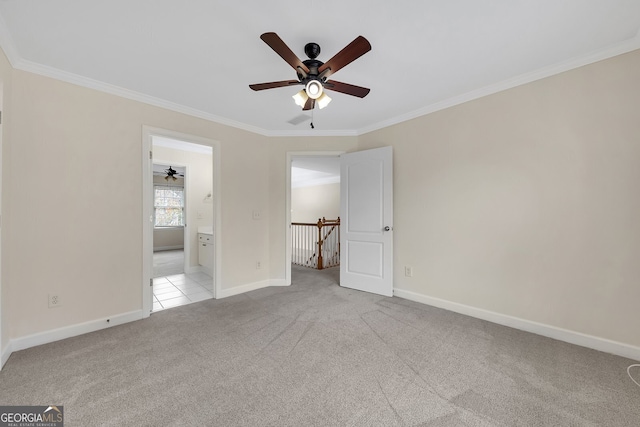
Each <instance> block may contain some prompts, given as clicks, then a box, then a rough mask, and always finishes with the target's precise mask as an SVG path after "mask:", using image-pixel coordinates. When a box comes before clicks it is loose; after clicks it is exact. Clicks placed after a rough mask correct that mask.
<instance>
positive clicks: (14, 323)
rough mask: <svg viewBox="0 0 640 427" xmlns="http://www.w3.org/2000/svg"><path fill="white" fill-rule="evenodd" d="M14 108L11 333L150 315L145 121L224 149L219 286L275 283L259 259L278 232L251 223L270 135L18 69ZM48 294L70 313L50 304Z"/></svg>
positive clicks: (8, 291) (264, 184) (6, 260)
mask: <svg viewBox="0 0 640 427" xmlns="http://www.w3.org/2000/svg"><path fill="white" fill-rule="evenodd" d="M12 111H13V115H12V120H11V131H12V135H13V136H12V138H11V139H10V141H5V142H8V145H9V147H6V148H8V149H5V152H4V154H5V156H6V159H5V162H7V163H10V164H11V166H12V170H13V171H14V172H15V175H14V176H12V179H11V180H10V182H5V185H4V187H5V190H8V192H9V194H13V197H12V198H11V200H10V203H6V204H5V206H4V209H5V214H6V217H4V218H3V220H6V221H5V224H4V227H3V232H4V233H5V234H4V236H3V238H4V243H5V245H6V246H5V247H8V248H9V250H5V251H3V271H2V275H3V280H2V285H3V293H4V296H5V297H6V298H7V299H9V300H11V302H12V303H11V306H10V307H6V308H5V310H3V313H2V315H3V323H5V324H6V325H7V327H8V329H9V330H8V336H9V337H11V338H18V337H24V336H27V335H29V334H34V333H39V332H43V331H49V330H52V329H55V328H61V327H65V326H70V325H75V324H80V323H83V322H87V321H91V320H94V319H101V318H105V317H109V316H114V315H117V314H122V313H127V312H131V311H136V310H141V306H142V297H141V294H142V291H141V288H142V253H141V247H142V178H141V177H142V171H141V168H142V149H141V147H142V142H141V141H142V126H143V125H149V126H153V127H158V128H165V129H170V130H173V131H176V132H181V133H185V134H193V135H198V136H203V137H206V138H210V139H214V140H217V141H220V144H221V148H220V151H221V158H222V159H223V166H222V171H221V172H222V183H223V184H222V185H223V191H222V194H221V203H222V219H221V220H222V226H223V228H224V233H223V234H222V246H223V247H224V251H223V252H222V255H221V256H222V263H221V264H222V266H221V270H222V272H221V274H222V283H221V286H222V288H223V289H225V288H230V287H234V286H238V285H242V284H246V283H251V282H256V281H261V280H267V279H268V278H269V276H268V274H269V270H268V269H262V270H256V269H255V261H254V260H255V259H263V260H268V259H269V253H268V244H269V240H268V236H269V224H268V221H253V220H252V219H251V211H252V209H254V208H258V209H262V210H264V211H268V208H269V206H268V192H269V182H268V179H265V177H267V176H268V164H267V163H266V162H264V161H263V160H262V159H265V158H267V157H268V144H266V142H267V140H266V138H264V137H262V136H259V135H255V134H252V133H249V132H244V131H241V130H238V129H234V128H229V127H227V126H222V125H219V124H215V123H212V122H208V121H205V120H201V119H196V118H193V117H189V116H186V115H183V114H178V113H175V112H170V111H167V110H163V109H161V108H156V107H152V106H149V105H145V104H142V103H139V102H135V101H130V100H126V99H123V98H119V97H117V96H113V95H108V94H105V93H101V92H97V91H94V90H90V89H86V88H82V87H78V86H74V85H72V84H68V83H65V82H61V81H56V80H53V79H49V78H45V77H42V76H37V75H34V74H31V73H27V72H23V71H20V70H14V71H13V108H12ZM238 164H245V165H246V169H245V168H240V167H235V166H233V165H238ZM52 170H54V171H56V173H52ZM114 170H115V172H114ZM247 170H249V171H251V172H252V173H251V174H247V173H246V171H247ZM121 171H126V176H127V182H126V185H123V180H122V172H121ZM3 172H6V171H3ZM256 177H257V178H258V179H256ZM45 184H47V185H45ZM57 207H59V208H57ZM114 207H115V208H114ZM3 216H4V215H3ZM247 252H250V253H251V258H247V256H246V255H247ZM51 292H56V293H59V295H60V296H61V299H62V301H63V306H61V307H59V308H56V309H49V308H47V295H48V294H49V293H51Z"/></svg>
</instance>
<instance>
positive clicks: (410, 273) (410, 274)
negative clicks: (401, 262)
mask: <svg viewBox="0 0 640 427" xmlns="http://www.w3.org/2000/svg"><path fill="white" fill-rule="evenodd" d="M404 275H405V276H407V277H413V268H412V267H407V266H405V267H404Z"/></svg>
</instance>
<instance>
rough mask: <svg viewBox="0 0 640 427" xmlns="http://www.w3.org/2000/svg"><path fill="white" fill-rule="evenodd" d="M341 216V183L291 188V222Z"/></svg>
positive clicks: (313, 220) (314, 220)
mask: <svg viewBox="0 0 640 427" xmlns="http://www.w3.org/2000/svg"><path fill="white" fill-rule="evenodd" d="M339 216H340V184H339V183H338V184H325V185H312V186H309V187H301V188H292V189H291V222H313V223H315V222H317V221H318V219H319V218H322V217H325V218H326V219H336V218H338V217H339Z"/></svg>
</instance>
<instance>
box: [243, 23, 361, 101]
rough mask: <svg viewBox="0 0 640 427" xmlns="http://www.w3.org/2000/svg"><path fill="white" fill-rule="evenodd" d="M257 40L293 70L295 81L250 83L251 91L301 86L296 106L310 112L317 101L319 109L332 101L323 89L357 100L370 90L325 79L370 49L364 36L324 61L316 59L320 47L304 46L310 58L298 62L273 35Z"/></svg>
mask: <svg viewBox="0 0 640 427" xmlns="http://www.w3.org/2000/svg"><path fill="white" fill-rule="evenodd" d="M260 38H261V39H262V41H264V42H265V43H266V44H268V45H269V47H271V49H273V50H274V51H275V52H276V53H277V54H278V55H280V56H281V57H282V59H284V60H285V61H286V62H287V63H288V64H289V65H291V66H292V67H293V69H294V70H296V73H297V75H298V80H283V81H278V82H269V83H258V84H252V85H249V87H250V88H251V89H253V90H256V91H258V90H265V89H274V88H278V87H286V86H294V85H304V89H302V90H301V91H300V92H298V93H297V94H295V95H294V96H293V99H294V100H295V101H296V104H298V105H300V106H301V107H302V109H303V110H312V109H313V108H314V107H315V105H316V101H317V104H318V106H319V107H320V108H324V107H326V106H327V104H329V102H331V98H329V97H328V96H327V94H326V93H325V92H324V91H325V89H326V90H333V91H336V92H341V93H345V94H347V95H352V96H357V97H358V98H364V97H365V96H367V94H369V91H370V89H368V88H366V87H361V86H355V85H351V84H348V83H342V82H339V81H336V80H327V79H328V78H329V76H331V75H332V74H333V73H335V72H337V71H338V70H340V69H341V68H342V67H344V66H346V65H348V64H350V63H351V62H353V61H355V60H356V59H358V58H360V57H361V56H362V55H364V54H365V53H367V52H369V51H370V50H371V44H370V43H369V41H368V40H367V39H365V38H364V37H362V36H358V37H356V39H355V40H353V41H352V42H351V43H349V44H348V45H347V46H346V47H345V48H344V49H342V50H341V51H340V52H338V53H337V54H335V55H334V56H333V57H332V58H331V59H329V60H328V61H327V62H322V61H319V60H317V59H316V58H317V57H318V55H320V46H319V45H318V44H317V43H307V44H306V45H305V47H304V53H305V54H306V55H307V56H308V57H309V59H306V60H304V61H301V60H300V59H299V58H298V57H297V56H296V54H295V53H293V52H292V51H291V49H289V47H288V46H287V45H286V44H285V42H284V41H282V39H281V38H280V37H279V36H278V35H277V34H276V33H264V34H262V35H261V36H260Z"/></svg>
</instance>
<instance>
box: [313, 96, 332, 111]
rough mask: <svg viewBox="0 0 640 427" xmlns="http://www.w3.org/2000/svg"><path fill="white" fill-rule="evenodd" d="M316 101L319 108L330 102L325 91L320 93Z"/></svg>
mask: <svg viewBox="0 0 640 427" xmlns="http://www.w3.org/2000/svg"><path fill="white" fill-rule="evenodd" d="M316 102H317V103H318V107H320V109H321V110H322V109H323V108H324V107H326V106H327V105H329V103H330V102H331V98H329V95H327V94H326V93H323V94H322V95H320V98H318V99H317V100H316Z"/></svg>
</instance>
